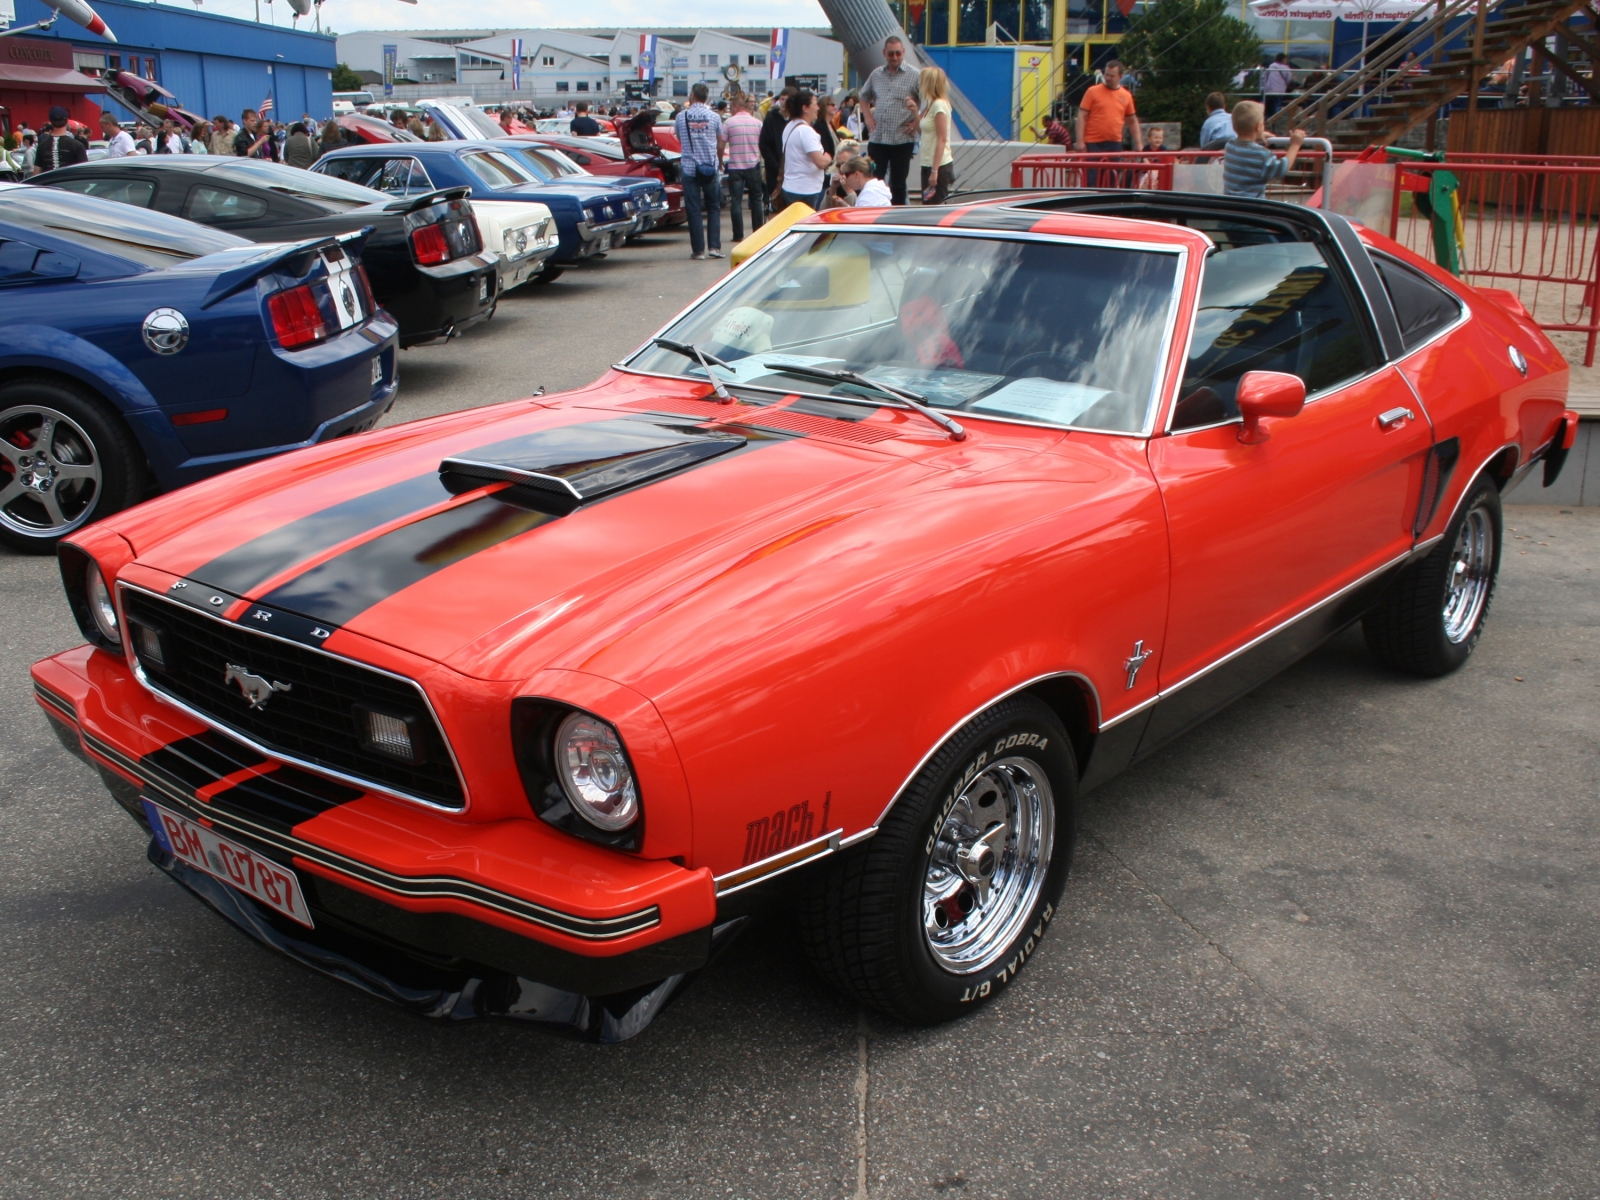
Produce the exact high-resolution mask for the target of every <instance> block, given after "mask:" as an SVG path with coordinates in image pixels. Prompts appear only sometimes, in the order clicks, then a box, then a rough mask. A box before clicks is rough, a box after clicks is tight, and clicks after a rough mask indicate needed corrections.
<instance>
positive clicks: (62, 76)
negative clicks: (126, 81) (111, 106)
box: [0, 62, 106, 92]
mask: <svg viewBox="0 0 1600 1200" xmlns="http://www.w3.org/2000/svg"><path fill="white" fill-rule="evenodd" d="M4 86H10V87H14V88H24V89H26V90H28V91H37V92H103V91H105V90H106V85H105V84H104V83H103V82H101V81H100V80H98V79H96V78H94V77H93V76H90V75H85V74H84V73H83V72H82V71H69V70H67V69H65V68H64V67H35V66H29V65H28V64H26V63H9V62H0V87H4Z"/></svg>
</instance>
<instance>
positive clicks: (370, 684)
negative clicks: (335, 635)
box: [122, 587, 466, 808]
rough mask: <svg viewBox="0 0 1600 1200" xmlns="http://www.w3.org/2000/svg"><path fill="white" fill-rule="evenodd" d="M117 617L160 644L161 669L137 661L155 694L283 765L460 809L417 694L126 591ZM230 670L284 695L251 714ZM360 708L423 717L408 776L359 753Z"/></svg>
mask: <svg viewBox="0 0 1600 1200" xmlns="http://www.w3.org/2000/svg"><path fill="white" fill-rule="evenodd" d="M122 609H123V612H124V613H125V614H126V616H127V617H128V619H129V620H130V621H141V622H143V623H145V624H146V625H149V626H151V627H153V628H154V629H156V630H158V631H159V633H160V635H161V642H162V650H163V655H164V657H165V659H166V666H165V669H162V668H160V667H158V666H157V665H156V664H155V663H154V662H152V661H149V660H148V659H147V658H146V657H145V656H144V655H143V654H138V655H137V657H138V658H139V665H140V666H141V667H142V668H143V669H144V674H145V678H146V679H148V680H149V682H150V686H151V687H153V688H155V689H156V690H157V691H159V692H163V693H165V694H167V695H169V696H171V697H172V698H173V699H174V700H178V701H181V702H182V703H184V704H186V705H188V706H189V707H190V708H193V709H195V710H196V711H198V712H200V713H203V714H204V715H205V716H207V717H209V718H210V719H211V720H213V721H216V722H217V723H218V724H219V725H222V726H224V727H225V728H227V729H231V730H233V731H234V732H236V733H238V734H240V735H242V736H244V737H247V738H249V739H250V740H251V741H253V742H255V743H257V744H258V745H260V746H263V747H265V748H266V749H268V750H271V751H274V752H276V753H279V754H282V755H284V756H286V757H289V758H293V759H298V760H300V761H302V762H305V763H309V764H312V765H315V766H322V767H327V768H330V769H332V770H335V771H338V772H340V773H342V774H344V775H348V776H350V777H352V778H354V779H357V780H363V781H370V782H372V783H374V784H376V785H378V786H379V787H382V788H386V789H388V790H392V791H398V792H401V793H403V794H405V795H408V796H414V797H417V798H418V799H422V800H427V801H430V802H431V803H434V804H440V805H444V806H446V807H449V808H460V807H462V806H463V805H464V804H465V802H466V801H465V796H464V795H463V793H462V790H461V780H460V777H459V776H458V775H457V774H456V770H455V765H454V763H453V761H452V760H451V758H450V752H449V749H448V748H447V747H446V745H445V741H444V734H443V732H442V731H441V730H440V729H439V725H438V722H437V720H435V718H434V716H433V713H432V711H431V710H430V709H429V708H428V705H427V703H426V702H425V700H424V698H423V695H422V692H421V689H420V688H418V687H417V686H416V685H415V684H413V683H409V682H407V681H405V680H401V679H397V678H395V677H394V676H392V675H388V674H386V673H384V672H382V671H377V670H374V669H373V668H371V667H367V666H363V665H362V664H360V663H357V662H352V661H351V660H349V659H347V658H339V657H337V656H335V655H331V654H324V653H322V652H320V651H317V650H312V649H310V648H308V647H303V646H297V645H295V644H294V643H292V642H286V641H281V640H280V639H278V638H273V637H267V636H266V635H264V634H260V633H256V632H254V631H252V630H249V629H242V628H240V627H239V626H237V625H235V624H233V623H232V622H231V621H224V620H222V619H221V618H219V617H212V616H208V615H206V614H204V613H201V612H197V611H195V610H193V609H190V608H188V607H186V606H184V605H182V604H177V603H174V602H173V601H171V600H164V599H162V598H160V597H158V596H152V595H150V594H149V593H148V592H142V591H138V590H135V589H133V588H127V587H124V588H123V589H122ZM230 664H232V665H235V666H240V667H243V668H245V669H246V670H248V671H250V672H252V673H253V674H256V675H261V676H265V677H266V678H267V679H270V680H272V681H273V682H276V683H284V684H288V685H289V688H288V690H287V691H280V692H275V693H274V694H273V695H272V697H271V698H270V699H269V700H268V701H267V703H266V704H265V705H264V706H263V707H262V708H259V709H253V708H251V707H250V705H249V703H248V702H247V701H246V700H245V697H244V693H243V691H242V690H241V689H240V688H239V687H237V686H235V685H234V684H232V683H227V682H225V681H224V679H223V675H224V674H225V673H226V672H227V669H228V666H229V665H230ZM357 704H362V705H366V706H369V707H371V708H375V709H378V710H379V711H383V712H389V713H394V714H396V715H416V716H417V717H420V718H421V719H420V720H418V721H416V722H415V723H414V724H413V726H412V728H413V729H414V730H415V731H416V733H417V735H418V737H419V739H420V741H421V743H422V750H423V758H424V761H423V762H421V763H420V764H417V765H415V766H413V765H409V764H407V763H402V762H396V761H394V760H393V759H389V758H384V757H380V756H378V755H376V754H373V753H370V752H368V751H366V750H363V749H362V748H361V744H360V742H359V740H358V738H357V733H356V720H355V714H354V711H353V709H354V706H355V705H357Z"/></svg>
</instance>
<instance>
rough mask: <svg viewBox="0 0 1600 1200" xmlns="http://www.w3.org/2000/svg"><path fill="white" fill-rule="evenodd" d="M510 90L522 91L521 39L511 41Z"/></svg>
mask: <svg viewBox="0 0 1600 1200" xmlns="http://www.w3.org/2000/svg"><path fill="white" fill-rule="evenodd" d="M511 90H512V91H513V92H520V91H521V90H522V39H521V38H512V39H511Z"/></svg>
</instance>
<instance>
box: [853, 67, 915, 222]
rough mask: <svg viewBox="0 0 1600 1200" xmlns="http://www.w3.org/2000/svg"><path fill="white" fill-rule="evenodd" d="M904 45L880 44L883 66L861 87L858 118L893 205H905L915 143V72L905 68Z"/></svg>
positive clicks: (870, 154) (868, 151)
mask: <svg viewBox="0 0 1600 1200" xmlns="http://www.w3.org/2000/svg"><path fill="white" fill-rule="evenodd" d="M905 58H906V47H905V43H904V42H902V41H901V40H900V39H899V38H897V37H891V38H889V39H888V40H887V41H885V42H884V43H883V66H881V67H879V68H878V69H877V70H875V71H873V72H872V74H871V75H868V76H867V81H866V83H864V84H862V85H861V93H860V94H861V115H862V117H863V119H864V120H865V121H866V123H867V153H868V155H869V157H871V159H872V161H873V164H874V165H875V167H876V170H877V173H878V178H879V179H883V178H885V177H887V178H888V180H889V194H890V195H891V196H893V197H894V202H895V203H896V204H904V203H905V202H906V175H907V174H908V173H909V172H910V170H911V151H912V149H913V144H914V143H915V142H916V140H917V121H918V117H919V115H918V112H917V108H918V105H919V103H920V102H921V97H920V96H919V95H918V94H917V72H916V71H914V70H910V69H908V68H906V67H905V66H904V63H905Z"/></svg>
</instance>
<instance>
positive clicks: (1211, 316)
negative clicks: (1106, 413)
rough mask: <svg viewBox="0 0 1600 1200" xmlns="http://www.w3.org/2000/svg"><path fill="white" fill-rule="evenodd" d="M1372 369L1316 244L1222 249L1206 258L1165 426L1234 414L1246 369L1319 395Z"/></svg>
mask: <svg viewBox="0 0 1600 1200" xmlns="http://www.w3.org/2000/svg"><path fill="white" fill-rule="evenodd" d="M1377 365H1378V364H1377V363H1376V362H1375V361H1374V360H1373V359H1372V357H1371V352H1370V350H1369V349H1368V345H1367V339H1366V337H1365V336H1364V335H1363V331H1362V327H1361V324H1360V322H1359V320H1358V319H1357V317H1356V313H1355V309H1354V308H1353V307H1352V306H1351V304H1350V298H1349V297H1348V296H1347V295H1346V294H1345V289H1344V286H1343V284H1342V283H1341V281H1340V279H1339V275H1338V273H1337V272H1335V271H1334V270H1333V269H1332V268H1331V267H1330V266H1329V265H1328V262H1327V260H1326V259H1324V258H1323V256H1322V253H1321V251H1319V250H1318V249H1317V248H1316V246H1314V245H1312V244H1311V243H1309V242H1273V243H1266V244H1261V245H1254V246H1237V247H1235V248H1232V249H1227V250H1221V251H1219V252H1218V253H1216V254H1213V255H1212V256H1211V257H1210V258H1209V259H1207V260H1206V269H1205V281H1204V283H1203V284H1202V285H1201V289H1200V306H1199V312H1198V313H1197V314H1196V315H1195V322H1194V337H1193V339H1192V340H1191V341H1190V343H1189V362H1188V365H1187V367H1186V368H1185V370H1184V374H1183V384H1182V387H1181V388H1180V389H1179V392H1178V397H1179V398H1178V404H1177V408H1176V410H1175V411H1174V413H1173V419H1172V428H1173V429H1174V430H1178V429H1193V428H1195V427H1196V426H1199V425H1211V424H1215V423H1216V422H1218V421H1226V420H1231V419H1232V418H1233V417H1236V416H1238V415H1239V409H1238V406H1237V405H1236V404H1235V403H1234V393H1235V392H1236V391H1237V390H1238V386H1239V379H1240V377H1241V376H1243V375H1244V374H1245V372H1247V371H1283V372H1286V373H1288V374H1290V375H1298V376H1300V378H1301V379H1303V380H1305V384H1306V391H1307V392H1319V391H1323V390H1325V389H1327V388H1331V387H1335V386H1337V385H1338V384H1340V383H1342V382H1344V381H1345V380H1347V379H1351V378H1354V377H1355V376H1357V375H1360V374H1362V373H1364V372H1366V371H1369V370H1372V369H1373V368H1374V367H1376V366H1377Z"/></svg>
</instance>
